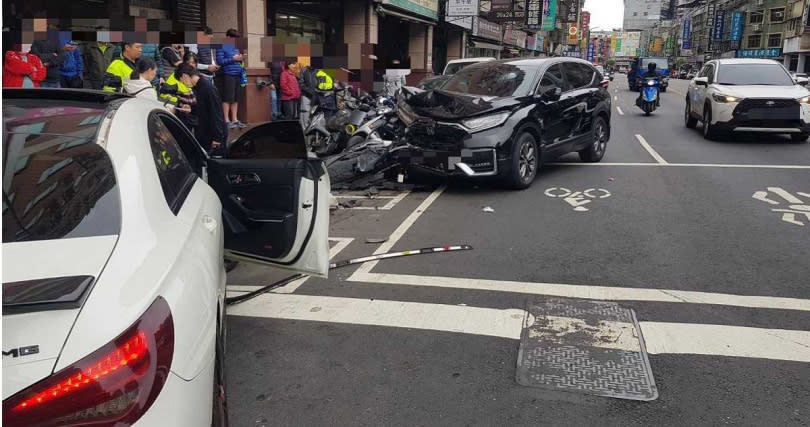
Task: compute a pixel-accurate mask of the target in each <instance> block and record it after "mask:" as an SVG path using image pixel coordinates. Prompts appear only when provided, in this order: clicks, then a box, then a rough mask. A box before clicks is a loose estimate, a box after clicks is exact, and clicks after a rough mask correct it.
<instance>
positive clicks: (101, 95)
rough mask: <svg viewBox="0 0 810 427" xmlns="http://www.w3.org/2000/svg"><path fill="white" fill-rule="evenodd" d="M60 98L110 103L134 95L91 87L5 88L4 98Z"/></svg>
mask: <svg viewBox="0 0 810 427" xmlns="http://www.w3.org/2000/svg"><path fill="white" fill-rule="evenodd" d="M32 98H33V99H58V100H63V101H80V102H93V103H98V104H109V103H110V102H112V101H116V100H121V99H129V98H133V96H132V95H128V94H125V93H118V92H105V91H102V90H90V89H63V88H45V89H43V88H3V99H32Z"/></svg>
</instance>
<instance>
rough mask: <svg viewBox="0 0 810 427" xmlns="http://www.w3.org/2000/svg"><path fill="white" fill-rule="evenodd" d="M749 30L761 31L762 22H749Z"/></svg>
mask: <svg viewBox="0 0 810 427" xmlns="http://www.w3.org/2000/svg"><path fill="white" fill-rule="evenodd" d="M751 31H753V32H755V33H761V32H762V24H751Z"/></svg>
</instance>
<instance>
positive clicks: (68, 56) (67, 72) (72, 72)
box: [59, 40, 84, 89]
mask: <svg viewBox="0 0 810 427" xmlns="http://www.w3.org/2000/svg"><path fill="white" fill-rule="evenodd" d="M83 72H84V58H82V52H81V51H80V50H79V44H78V43H76V42H75V41H73V40H70V41H68V42H67V43H66V44H65V60H64V61H62V65H61V66H60V67H59V75H60V78H61V81H60V85H61V86H62V87H67V88H71V89H81V88H82V86H83V82H82V73H83Z"/></svg>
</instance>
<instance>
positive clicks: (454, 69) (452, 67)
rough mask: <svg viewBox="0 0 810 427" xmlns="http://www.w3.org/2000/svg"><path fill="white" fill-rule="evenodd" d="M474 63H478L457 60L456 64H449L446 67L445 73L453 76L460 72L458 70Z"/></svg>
mask: <svg viewBox="0 0 810 427" xmlns="http://www.w3.org/2000/svg"><path fill="white" fill-rule="evenodd" d="M473 64H477V62H456V63H454V64H447V67H446V68H445V69H444V75H445V76H452V75H453V74H456V73H458V70H460V69H462V68H464V67H468V66H470V65H473Z"/></svg>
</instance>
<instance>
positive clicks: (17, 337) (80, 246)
mask: <svg viewBox="0 0 810 427" xmlns="http://www.w3.org/2000/svg"><path fill="white" fill-rule="evenodd" d="M117 240H118V236H97V237H82V238H74V239H58V240H40V241H32V242H16V243H4V244H3V283H4V284H5V283H11V282H19V281H25V280H36V279H47V278H57V277H67V276H93V277H95V278H98V277H99V274H100V273H101V270H102V269H103V268H104V265H105V264H106V263H107V259H108V258H109V257H110V254H111V253H112V251H113V248H114V247H115V244H116V241H117ZM31 266H36V268H31ZM90 292H92V289H91V290H90ZM4 311H5V310H4ZM79 311H80V309H63V310H49V311H32V312H27V313H21V314H5V313H4V314H3V399H6V398H8V397H10V396H11V395H13V394H14V393H16V392H18V391H20V390H22V389H24V388H25V387H28V386H29V385H31V384H33V383H35V382H37V381H39V380H41V379H43V378H45V377H47V376H49V375H50V374H51V373H52V371H53V367H54V365H55V363H56V361H57V358H58V357H59V354H60V352H61V351H62V347H63V345H64V343H65V340H66V339H67V336H68V334H69V333H70V330H71V328H72V327H73V322H74V321H75V319H76V316H78V314H79ZM31 346H38V352H36V353H33V354H22V353H27V352H26V351H22V352H21V351H20V350H19V349H20V348H30V347H31ZM92 350H95V349H88V353H90V351H92ZM15 356H16V357H15Z"/></svg>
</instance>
